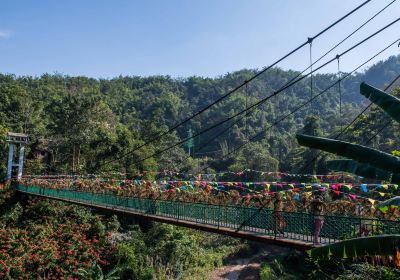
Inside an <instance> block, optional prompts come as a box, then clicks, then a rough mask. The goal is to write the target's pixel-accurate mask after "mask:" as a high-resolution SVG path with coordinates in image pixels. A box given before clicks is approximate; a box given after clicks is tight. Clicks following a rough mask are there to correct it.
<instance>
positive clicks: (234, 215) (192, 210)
mask: <svg viewBox="0 0 400 280" xmlns="http://www.w3.org/2000/svg"><path fill="white" fill-rule="evenodd" d="M17 190H20V191H23V192H27V193H32V194H38V195H42V196H48V197H54V198H60V199H66V200H71V201H77V202H81V203H86V204H92V205H99V206H106V207H114V208H118V209H122V210H126V211H132V212H134V213H139V214H143V215H153V216H158V217H165V218H171V219H176V220H179V221H186V222H190V223H196V224H202V225H211V226H215V227H218V228H224V229H228V230H234V231H241V232H248V233H252V234H259V235H267V236H271V237H274V238H287V239H292V240H300V241H304V242H315V240H314V239H313V238H314V234H315V230H316V225H315V216H314V215H312V214H310V213H303V212H285V211H279V212H276V211H273V210H270V209H258V208H255V207H245V206H240V205H236V206H235V205H213V204H204V203H189V202H181V201H169V200H152V199H147V198H138V197H127V196H118V195H112V194H101V193H89V192H79V191H72V190H60V189H48V188H41V187H35V186H22V185H19V186H17ZM322 218H323V226H322V228H321V231H320V234H319V235H318V243H324V244H329V243H334V242H336V241H339V240H344V239H348V238H354V237H359V236H363V235H381V234H398V233H400V221H388V220H378V219H368V218H362V217H350V216H335V215H324V216H322Z"/></svg>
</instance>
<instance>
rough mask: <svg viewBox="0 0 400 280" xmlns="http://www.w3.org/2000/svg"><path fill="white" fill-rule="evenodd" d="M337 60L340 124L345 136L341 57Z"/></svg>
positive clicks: (338, 56)
mask: <svg viewBox="0 0 400 280" xmlns="http://www.w3.org/2000/svg"><path fill="white" fill-rule="evenodd" d="M336 59H337V68H338V78H339V83H338V91H339V124H340V133H341V134H343V122H342V87H341V79H340V78H341V76H342V74H341V72H340V55H337V56H336Z"/></svg>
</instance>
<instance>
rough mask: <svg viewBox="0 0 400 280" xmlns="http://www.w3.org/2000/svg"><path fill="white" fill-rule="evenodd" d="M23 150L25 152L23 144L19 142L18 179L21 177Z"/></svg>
mask: <svg viewBox="0 0 400 280" xmlns="http://www.w3.org/2000/svg"><path fill="white" fill-rule="evenodd" d="M24 152H25V145H24V144H21V146H20V148H19V160H18V177H17V179H18V180H19V179H21V178H22V170H23V168H24Z"/></svg>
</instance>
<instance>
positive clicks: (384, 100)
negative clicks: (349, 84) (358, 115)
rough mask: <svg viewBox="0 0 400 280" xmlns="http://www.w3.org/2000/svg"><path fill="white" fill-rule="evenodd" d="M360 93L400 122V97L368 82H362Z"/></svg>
mask: <svg viewBox="0 0 400 280" xmlns="http://www.w3.org/2000/svg"><path fill="white" fill-rule="evenodd" d="M360 93H361V94H362V95H364V96H365V97H366V98H368V99H369V100H371V102H373V103H375V104H376V105H378V106H379V107H381V108H382V109H383V110H384V111H385V112H386V113H387V114H388V115H389V116H391V117H392V118H393V119H394V120H395V121H397V122H399V123H400V99H398V98H396V97H395V96H393V95H390V94H388V93H386V92H384V91H382V90H379V89H377V88H374V87H372V86H370V85H368V84H366V83H361V85H360Z"/></svg>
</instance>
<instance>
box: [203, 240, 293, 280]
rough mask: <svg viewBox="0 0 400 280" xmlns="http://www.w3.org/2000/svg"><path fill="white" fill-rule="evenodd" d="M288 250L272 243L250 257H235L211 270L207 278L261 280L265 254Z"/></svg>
mask: <svg viewBox="0 0 400 280" xmlns="http://www.w3.org/2000/svg"><path fill="white" fill-rule="evenodd" d="M286 250H287V249H286V248H282V247H279V246H273V245H271V246H268V247H266V248H265V249H264V250H263V251H264V252H263V253H262V254H256V255H254V256H252V257H250V258H233V259H231V260H229V261H228V262H227V264H226V265H224V266H222V267H220V268H218V269H216V270H214V271H213V272H211V273H210V274H209V275H208V277H207V279H210V280H222V279H228V280H259V279H260V268H261V262H262V260H263V256H265V255H276V254H281V253H283V252H284V251H286Z"/></svg>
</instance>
